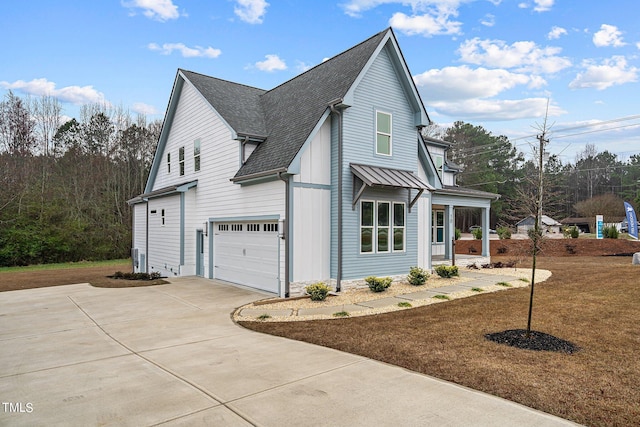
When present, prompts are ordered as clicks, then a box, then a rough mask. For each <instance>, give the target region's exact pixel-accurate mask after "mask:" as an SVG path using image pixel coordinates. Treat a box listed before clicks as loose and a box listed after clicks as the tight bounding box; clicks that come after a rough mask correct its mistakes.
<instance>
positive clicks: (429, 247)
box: [424, 196, 433, 270]
mask: <svg viewBox="0 0 640 427" xmlns="http://www.w3.org/2000/svg"><path fill="white" fill-rule="evenodd" d="M425 205H426V206H428V209H426V218H425V224H426V225H425V233H424V241H425V242H427V243H426V244H425V251H426V252H427V267H426V268H427V270H431V269H432V268H433V238H432V236H433V224H432V222H431V220H432V218H433V206H432V203H431V196H429V200H428V201H427V202H426V203H425Z"/></svg>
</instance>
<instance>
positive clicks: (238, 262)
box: [213, 222, 279, 293]
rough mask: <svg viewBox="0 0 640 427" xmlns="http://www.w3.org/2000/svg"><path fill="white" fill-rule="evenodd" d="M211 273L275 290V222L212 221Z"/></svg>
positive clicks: (276, 283)
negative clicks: (213, 222) (212, 258)
mask: <svg viewBox="0 0 640 427" xmlns="http://www.w3.org/2000/svg"><path fill="white" fill-rule="evenodd" d="M214 230H215V231H214V236H213V240H214V250H213V257H214V262H213V264H214V277H215V278H216V279H220V280H226V281H228V282H233V283H239V284H241V285H246V286H251V287H253V288H258V289H262V290H265V291H268V292H274V293H278V291H279V289H278V288H279V283H278V264H279V262H278V245H279V238H278V223H277V222H251V223H247V222H229V223H217V224H215V225H214Z"/></svg>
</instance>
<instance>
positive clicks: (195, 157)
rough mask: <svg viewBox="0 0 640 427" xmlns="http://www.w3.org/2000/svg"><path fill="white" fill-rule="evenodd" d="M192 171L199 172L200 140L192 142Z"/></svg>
mask: <svg viewBox="0 0 640 427" xmlns="http://www.w3.org/2000/svg"><path fill="white" fill-rule="evenodd" d="M193 170H194V171H196V172H198V171H199V170H200V140H199V139H196V140H195V141H193Z"/></svg>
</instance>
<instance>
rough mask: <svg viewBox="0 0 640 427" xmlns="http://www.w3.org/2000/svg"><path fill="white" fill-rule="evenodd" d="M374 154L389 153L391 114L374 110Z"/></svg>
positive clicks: (384, 154) (386, 154) (387, 154)
mask: <svg viewBox="0 0 640 427" xmlns="http://www.w3.org/2000/svg"><path fill="white" fill-rule="evenodd" d="M376 154H381V155H383V156H390V155H391V114H389V113H385V112H382V111H376Z"/></svg>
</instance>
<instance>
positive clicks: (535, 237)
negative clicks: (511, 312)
mask: <svg viewBox="0 0 640 427" xmlns="http://www.w3.org/2000/svg"><path fill="white" fill-rule="evenodd" d="M545 133H546V118H545V125H544V127H543V128H542V133H541V134H540V135H538V136H537V137H536V138H537V139H538V141H539V142H540V145H539V147H538V200H537V201H536V208H537V209H536V210H537V212H536V218H535V225H534V228H533V235H532V236H531V240H532V241H533V266H532V269H531V295H530V296H529V317H528V319H527V338H529V337H530V336H531V313H532V311H533V290H534V287H535V284H536V258H537V254H538V245H539V243H540V240H541V239H542V232H541V230H540V223H541V222H542V185H543V183H544V171H543V166H544V165H543V159H544V146H545V144H548V143H549V140H548V139H545Z"/></svg>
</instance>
